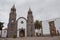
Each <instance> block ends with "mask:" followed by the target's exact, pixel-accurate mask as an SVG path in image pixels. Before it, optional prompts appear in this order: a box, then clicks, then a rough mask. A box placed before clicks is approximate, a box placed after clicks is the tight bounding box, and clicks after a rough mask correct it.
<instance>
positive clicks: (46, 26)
mask: <svg viewBox="0 0 60 40" xmlns="http://www.w3.org/2000/svg"><path fill="white" fill-rule="evenodd" d="M42 29H43V35H49V34H50V29H49V24H48V21H46V20H45V21H42Z"/></svg>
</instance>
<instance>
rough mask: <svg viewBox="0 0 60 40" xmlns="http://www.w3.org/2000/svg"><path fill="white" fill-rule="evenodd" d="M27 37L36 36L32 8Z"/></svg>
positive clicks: (28, 18) (29, 15) (29, 14)
mask: <svg viewBox="0 0 60 40" xmlns="http://www.w3.org/2000/svg"><path fill="white" fill-rule="evenodd" d="M27 36H28V37H31V36H35V27H34V20H33V15H32V11H31V9H30V8H29V11H28V15H27Z"/></svg>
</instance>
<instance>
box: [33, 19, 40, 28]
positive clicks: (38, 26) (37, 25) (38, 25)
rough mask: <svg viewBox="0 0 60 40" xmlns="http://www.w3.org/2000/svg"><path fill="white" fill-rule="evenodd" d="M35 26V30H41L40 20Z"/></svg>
mask: <svg viewBox="0 0 60 40" xmlns="http://www.w3.org/2000/svg"><path fill="white" fill-rule="evenodd" d="M34 25H35V29H40V28H41V25H40V22H39V21H38V20H36V21H35V23H34Z"/></svg>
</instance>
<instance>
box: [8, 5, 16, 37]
mask: <svg viewBox="0 0 60 40" xmlns="http://www.w3.org/2000/svg"><path fill="white" fill-rule="evenodd" d="M16 35H17V24H16V8H15V5H13V7H12V8H11V12H10V15H9V23H8V30H7V37H13V36H16Z"/></svg>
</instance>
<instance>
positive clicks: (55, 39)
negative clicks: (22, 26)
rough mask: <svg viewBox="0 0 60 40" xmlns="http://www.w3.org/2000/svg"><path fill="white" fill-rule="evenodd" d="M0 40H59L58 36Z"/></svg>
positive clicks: (3, 39)
mask: <svg viewBox="0 0 60 40" xmlns="http://www.w3.org/2000/svg"><path fill="white" fill-rule="evenodd" d="M0 40H60V36H54V37H20V38H0Z"/></svg>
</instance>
